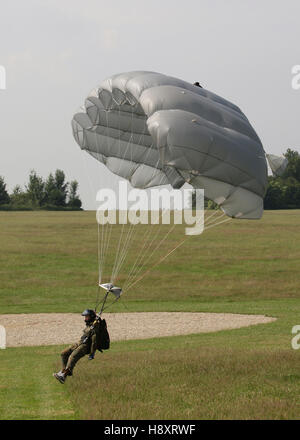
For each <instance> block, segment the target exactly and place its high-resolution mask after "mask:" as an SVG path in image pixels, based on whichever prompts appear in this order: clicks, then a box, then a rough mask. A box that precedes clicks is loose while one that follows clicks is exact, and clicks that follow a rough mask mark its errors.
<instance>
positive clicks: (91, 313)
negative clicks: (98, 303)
mask: <svg viewBox="0 0 300 440" xmlns="http://www.w3.org/2000/svg"><path fill="white" fill-rule="evenodd" d="M81 316H90V317H91V320H93V319H95V318H96V312H95V311H94V310H92V309H85V310H84V312H82V313H81Z"/></svg>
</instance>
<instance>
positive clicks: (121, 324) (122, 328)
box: [0, 312, 276, 347]
mask: <svg viewBox="0 0 300 440" xmlns="http://www.w3.org/2000/svg"><path fill="white" fill-rule="evenodd" d="M103 317H104V318H105V319H106V321H107V325H108V329H109V333H110V337H111V340H112V341H120V340H128V339H148V338H159V337H163V336H175V335H189V334H192V333H209V332H216V331H220V330H227V329H236V328H241V327H249V326H250V325H256V324H266V323H269V322H273V321H275V320H276V318H271V317H267V316H263V315H241V314H233V313H190V312H140V313H106V314H103ZM0 325H2V326H4V327H5V330H6V346H7V347H24V346H35V345H61V344H71V343H73V342H76V341H78V340H79V339H80V336H81V334H82V330H83V328H84V322H83V318H82V316H81V315H80V314H75V313H39V314H16V315H0Z"/></svg>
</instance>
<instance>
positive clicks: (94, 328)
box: [53, 309, 109, 384]
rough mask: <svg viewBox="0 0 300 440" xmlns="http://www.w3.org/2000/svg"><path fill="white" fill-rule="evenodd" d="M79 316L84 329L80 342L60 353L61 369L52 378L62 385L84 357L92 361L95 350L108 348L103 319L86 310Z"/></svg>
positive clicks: (92, 311)
mask: <svg viewBox="0 0 300 440" xmlns="http://www.w3.org/2000/svg"><path fill="white" fill-rule="evenodd" d="M81 316H84V322H85V325H86V327H85V329H84V330H83V335H82V337H81V338H80V340H79V341H78V342H77V343H75V344H73V345H71V346H70V347H68V348H66V349H65V350H63V352H62V353H61V360H62V369H61V370H60V371H59V372H58V373H54V374H53V376H54V377H55V378H56V379H57V380H58V381H59V382H60V383H62V384H64V383H65V381H66V379H67V377H68V376H72V374H73V369H74V367H75V365H76V363H77V362H78V361H79V359H81V358H82V357H83V356H85V355H89V360H92V359H94V357H95V353H96V350H99V351H102V350H107V349H108V348H109V334H108V331H107V327H106V321H105V319H101V318H100V316H97V315H96V312H95V311H94V310H91V309H86V310H85V311H84V312H83V313H82V314H81Z"/></svg>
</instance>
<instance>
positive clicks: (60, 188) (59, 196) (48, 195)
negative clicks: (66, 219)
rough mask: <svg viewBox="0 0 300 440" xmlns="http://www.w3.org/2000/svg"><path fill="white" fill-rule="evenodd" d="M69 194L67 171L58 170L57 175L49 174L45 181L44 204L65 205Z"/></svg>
mask: <svg viewBox="0 0 300 440" xmlns="http://www.w3.org/2000/svg"><path fill="white" fill-rule="evenodd" d="M67 195H68V183H67V182H65V173H64V172H63V171H62V170H56V171H55V175H54V176H53V174H52V173H50V174H49V176H48V178H47V180H46V183H45V197H44V203H43V204H44V205H52V206H59V207H64V206H66V200H67Z"/></svg>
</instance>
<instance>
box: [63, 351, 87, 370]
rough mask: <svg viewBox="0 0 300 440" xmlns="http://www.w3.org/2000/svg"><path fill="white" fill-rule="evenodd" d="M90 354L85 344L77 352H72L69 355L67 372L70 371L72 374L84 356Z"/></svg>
mask: <svg viewBox="0 0 300 440" xmlns="http://www.w3.org/2000/svg"><path fill="white" fill-rule="evenodd" d="M88 353H89V347H88V346H87V345H85V344H82V345H79V346H78V347H77V348H76V349H75V350H73V351H72V353H71V354H70V355H69V358H68V362H67V365H66V367H65V369H66V370H68V371H69V372H70V373H71V374H72V371H73V368H74V367H75V365H76V364H77V362H78V361H79V359H81V358H82V357H83V356H85V355H86V354H88Z"/></svg>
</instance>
